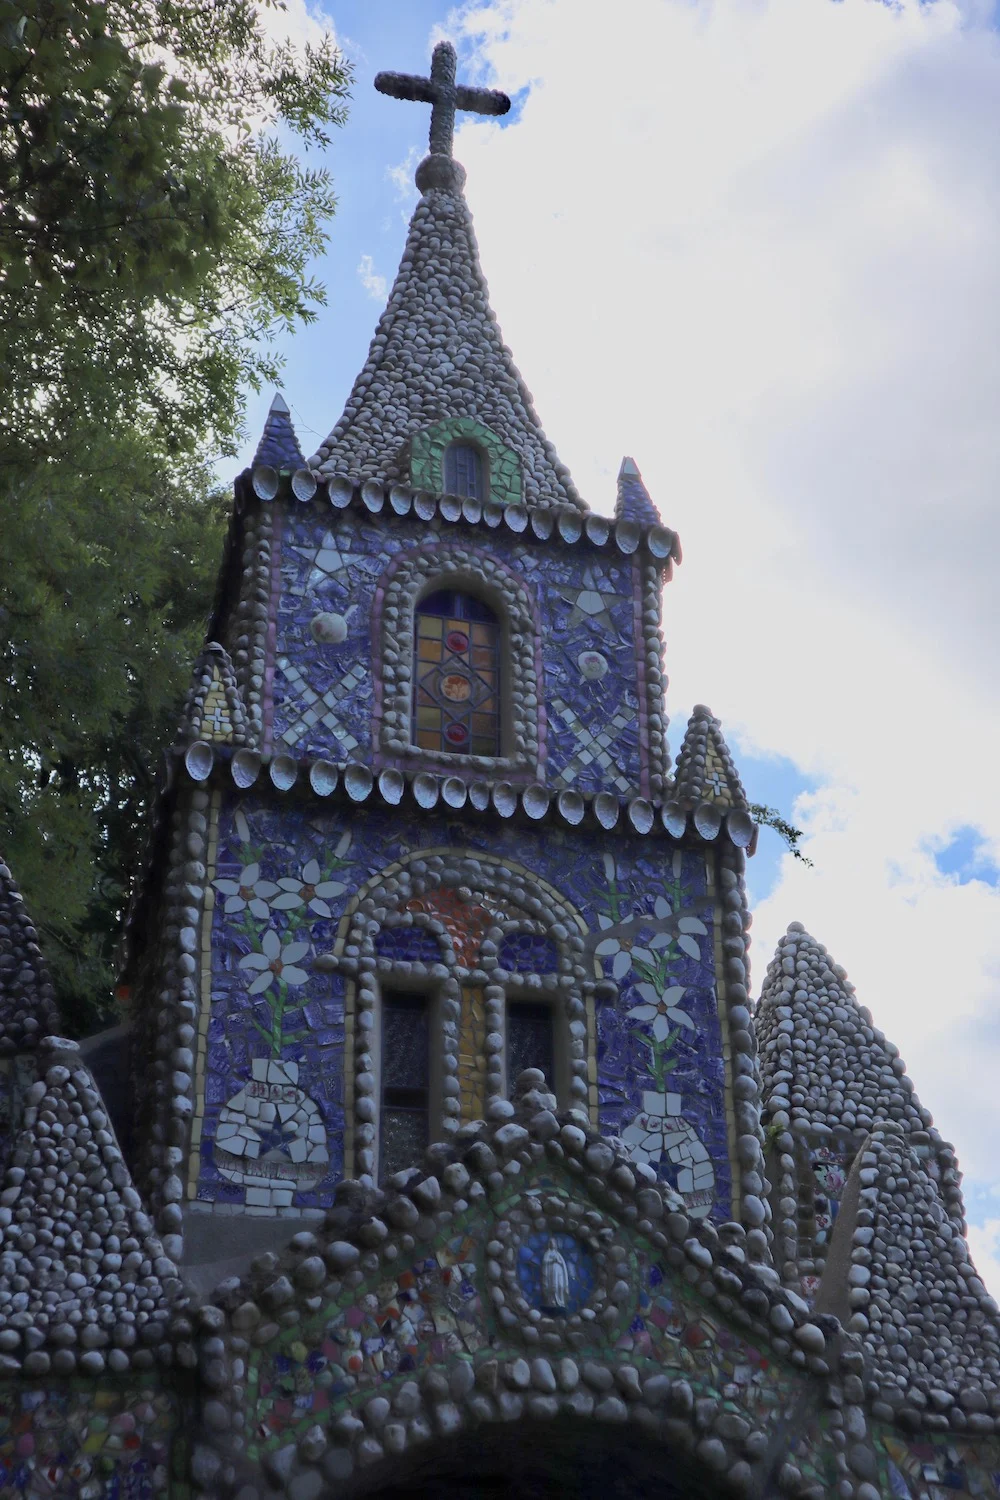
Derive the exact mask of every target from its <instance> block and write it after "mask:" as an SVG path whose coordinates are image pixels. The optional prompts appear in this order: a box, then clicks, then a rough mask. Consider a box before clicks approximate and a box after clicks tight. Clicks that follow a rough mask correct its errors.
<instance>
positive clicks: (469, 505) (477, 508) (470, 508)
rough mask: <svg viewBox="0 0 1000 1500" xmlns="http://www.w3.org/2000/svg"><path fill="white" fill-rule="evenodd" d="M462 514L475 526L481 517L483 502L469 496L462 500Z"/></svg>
mask: <svg viewBox="0 0 1000 1500" xmlns="http://www.w3.org/2000/svg"><path fill="white" fill-rule="evenodd" d="M462 515H463V516H464V517H465V519H466V520H467V521H468V522H469V523H470V525H472V526H475V525H476V524H477V523H478V522H479V521H481V520H482V519H483V504H482V501H481V500H473V499H472V498H471V497H470V498H468V499H466V500H463V501H462Z"/></svg>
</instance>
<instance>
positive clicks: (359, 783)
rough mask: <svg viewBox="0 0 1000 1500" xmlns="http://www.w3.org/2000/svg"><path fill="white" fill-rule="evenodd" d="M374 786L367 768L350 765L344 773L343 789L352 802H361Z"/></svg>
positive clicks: (373, 780) (372, 777)
mask: <svg viewBox="0 0 1000 1500" xmlns="http://www.w3.org/2000/svg"><path fill="white" fill-rule="evenodd" d="M374 785H375V778H374V776H373V775H372V773H371V771H369V769H368V767H367V766H358V765H354V764H351V765H349V766H348V767H347V769H346V771H345V772H344V789H345V791H346V792H347V795H348V796H349V797H350V799H351V801H352V802H363V801H364V800H365V798H366V797H367V796H368V795H369V793H370V792H371V789H372V787H373V786H374Z"/></svg>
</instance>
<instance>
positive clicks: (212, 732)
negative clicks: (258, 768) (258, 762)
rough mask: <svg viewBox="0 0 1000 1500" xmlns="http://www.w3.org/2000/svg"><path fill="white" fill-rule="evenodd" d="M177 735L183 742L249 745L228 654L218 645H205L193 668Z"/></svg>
mask: <svg viewBox="0 0 1000 1500" xmlns="http://www.w3.org/2000/svg"><path fill="white" fill-rule="evenodd" d="M180 734H181V737H182V738H185V739H194V740H214V741H215V742H216V743H218V744H224V745H245V744H247V743H248V741H249V729H248V724H247V712H246V708H245V706H244V703H243V699H242V698H241V697H240V690H239V686H238V684H237V681H236V671H235V669H234V667H233V663H232V659H231V657H230V655H229V652H228V651H227V650H226V649H225V647H223V646H220V645H219V643H218V641H208V642H207V643H206V645H205V646H204V647H203V648H202V651H201V654H200V656H199V657H198V660H197V661H196V662H195V664H194V672H193V674H192V678H191V687H190V689H189V691H188V695H187V700H186V702H185V704H184V712H183V714H182V716H181V724H180Z"/></svg>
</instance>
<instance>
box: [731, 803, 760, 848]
mask: <svg viewBox="0 0 1000 1500" xmlns="http://www.w3.org/2000/svg"><path fill="white" fill-rule="evenodd" d="M756 827H757V825H756V824H755V823H754V820H753V818H751V816H750V814H749V813H748V812H747V810H746V808H745V807H731V808H730V809H729V812H728V813H727V814H726V832H727V833H728V834H729V837H730V838H731V839H732V841H733V843H734V844H735V845H736V847H737V849H749V847H750V844H751V842H752V840H753V836H754V833H755V832H756Z"/></svg>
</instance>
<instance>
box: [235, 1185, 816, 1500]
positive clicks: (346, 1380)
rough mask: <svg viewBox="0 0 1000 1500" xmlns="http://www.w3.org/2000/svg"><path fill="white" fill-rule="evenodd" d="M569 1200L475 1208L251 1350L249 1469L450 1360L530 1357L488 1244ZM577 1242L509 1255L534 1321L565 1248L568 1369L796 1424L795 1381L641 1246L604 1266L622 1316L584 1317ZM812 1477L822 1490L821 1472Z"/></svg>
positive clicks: (534, 1194) (581, 1254) (546, 1193)
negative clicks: (618, 1287) (613, 1373)
mask: <svg viewBox="0 0 1000 1500" xmlns="http://www.w3.org/2000/svg"><path fill="white" fill-rule="evenodd" d="M576 1192H577V1190H576V1189H575V1188H574V1186H573V1185H571V1184H570V1183H569V1181H568V1180H567V1179H565V1178H563V1177H562V1176H561V1174H559V1173H552V1174H551V1175H550V1174H548V1173H545V1174H540V1175H539V1176H538V1177H536V1178H534V1179H533V1180H531V1181H530V1182H529V1183H527V1184H525V1185H523V1186H521V1187H519V1188H518V1189H517V1190H516V1191H514V1192H512V1193H510V1194H508V1195H507V1196H505V1197H503V1198H500V1199H498V1200H494V1201H493V1202H492V1203H491V1204H490V1207H489V1209H486V1208H484V1206H483V1205H478V1206H476V1207H473V1208H471V1209H469V1210H468V1211H467V1212H466V1213H465V1214H463V1215H462V1216H461V1217H460V1218H458V1219H456V1220H455V1221H454V1223H453V1224H452V1225H450V1226H449V1229H448V1232H447V1237H446V1238H444V1237H443V1238H442V1239H441V1240H439V1241H436V1242H435V1243H434V1245H433V1246H432V1247H423V1248H421V1249H419V1251H418V1256H417V1258H415V1259H414V1260H413V1261H412V1262H411V1263H410V1264H409V1265H407V1266H405V1267H404V1268H402V1269H400V1270H399V1271H398V1272H395V1273H394V1274H393V1275H392V1277H391V1278H390V1279H388V1280H379V1279H378V1277H377V1276H373V1277H371V1278H369V1280H368V1281H366V1282H364V1283H362V1284H361V1285H360V1286H358V1287H357V1288H356V1289H354V1290H353V1291H348V1290H345V1292H344V1294H343V1296H342V1297H341V1299H339V1300H338V1301H337V1302H336V1303H334V1304H332V1305H330V1306H328V1307H326V1308H324V1309H323V1311H322V1312H320V1313H318V1314H316V1315H315V1317H314V1318H313V1319H312V1320H311V1321H309V1322H306V1323H303V1324H297V1325H295V1327H293V1328H292V1329H289V1330H288V1332H287V1333H284V1334H282V1335H281V1336H280V1337H279V1338H277V1339H275V1340H274V1341H273V1342H272V1343H271V1344H269V1345H267V1346H265V1347H264V1348H262V1349H259V1350H256V1351H254V1353H253V1354H252V1355H251V1361H250V1368H249V1384H250V1397H249V1401H250V1405H251V1407H252V1408H253V1416H252V1420H251V1421H250V1423H249V1424H248V1428H249V1430H250V1432H252V1434H253V1437H252V1446H251V1447H249V1448H248V1457H250V1458H251V1459H252V1460H253V1461H255V1462H256V1461H257V1460H258V1459H260V1458H261V1457H262V1456H263V1455H264V1454H265V1453H266V1452H268V1451H270V1450H272V1449H274V1448H276V1447H278V1446H280V1445H281V1444H282V1443H283V1442H287V1441H288V1440H289V1437H292V1436H297V1435H299V1434H300V1433H302V1432H304V1431H305V1430H306V1429H307V1428H308V1427H310V1426H311V1425H312V1423H314V1422H315V1421H317V1420H319V1421H320V1422H321V1423H322V1424H323V1425H324V1426H326V1425H328V1424H329V1422H330V1421H331V1420H334V1419H335V1418H336V1417H337V1416H338V1415H340V1414H341V1413H343V1412H346V1411H349V1410H350V1409H351V1408H352V1407H353V1406H354V1405H356V1404H362V1403H364V1402H366V1401H367V1400H368V1399H369V1398H370V1396H371V1394H372V1392H373V1391H375V1390H380V1389H385V1393H386V1394H387V1395H391V1394H392V1392H393V1390H394V1389H395V1388H396V1386H398V1384H400V1383H401V1382H402V1381H403V1380H404V1379H407V1378H412V1377H413V1376H416V1377H417V1378H419V1376H420V1374H421V1373H422V1372H423V1371H425V1370H426V1369H428V1368H429V1367H431V1366H434V1365H449V1364H450V1365H452V1366H453V1365H454V1363H455V1362H456V1361H459V1360H466V1361H470V1362H472V1363H473V1364H474V1365H476V1366H479V1365H480V1364H481V1363H483V1362H485V1361H497V1360H499V1361H503V1360H504V1359H505V1358H506V1359H509V1358H513V1359H516V1358H517V1357H518V1356H519V1355H520V1354H522V1353H523V1352H524V1348H525V1347H527V1348H528V1349H529V1350H531V1349H537V1347H538V1346H537V1343H536V1342H531V1343H529V1344H527V1346H525V1345H523V1344H521V1343H520V1342H519V1338H518V1334H517V1331H516V1329H511V1328H510V1327H507V1328H505V1326H504V1325H503V1323H502V1322H500V1321H499V1320H498V1318H497V1315H496V1309H495V1307H494V1305H493V1299H492V1298H491V1296H490V1291H489V1276H488V1271H487V1264H488V1262H487V1256H488V1255H489V1254H491V1253H495V1252H496V1245H497V1243H498V1242H509V1235H507V1234H506V1233H505V1229H506V1226H508V1225H516V1224H519V1223H524V1224H526V1225H529V1226H530V1225H531V1224H535V1223H541V1224H542V1225H543V1226H544V1221H545V1219H546V1218H547V1217H550V1216H552V1215H553V1211H554V1210H555V1209H558V1206H559V1205H560V1204H561V1203H562V1204H567V1205H569V1206H570V1208H569V1212H570V1213H571V1212H572V1207H574V1206H575V1207H576V1208H577V1209H578V1210H579V1207H580V1205H579V1203H578V1201H577V1202H576V1203H575V1204H574V1199H575V1198H576ZM559 1221H560V1222H563V1220H562V1219H561V1218H560V1220H559ZM585 1238H586V1234H585V1232H584V1234H583V1235H581V1234H580V1233H572V1234H567V1233H562V1234H558V1235H556V1234H550V1233H549V1232H548V1231H547V1230H546V1229H545V1228H544V1227H542V1228H541V1230H540V1231H539V1232H538V1233H536V1234H534V1235H532V1234H530V1233H528V1234H526V1235H524V1236H522V1238H521V1239H520V1241H519V1244H520V1249H519V1251H518V1252H517V1275H518V1280H519V1283H520V1285H521V1287H522V1289H523V1291H524V1294H525V1297H526V1300H527V1303H528V1304H529V1305H530V1307H531V1308H534V1309H536V1310H539V1311H545V1309H546V1293H545V1290H544V1287H545V1267H544V1260H545V1257H546V1254H549V1255H550V1256H551V1254H552V1250H551V1247H552V1246H553V1245H554V1244H556V1243H557V1242H558V1243H559V1244H561V1243H562V1242H565V1250H566V1253H565V1256H564V1257H563V1259H564V1264H565V1265H566V1275H567V1284H566V1300H565V1303H564V1306H563V1308H562V1310H561V1311H562V1314H563V1323H562V1324H561V1325H560V1326H565V1329H566V1331H565V1333H564V1334H563V1335H562V1336H561V1337H562V1341H563V1342H564V1344H565V1347H566V1349H567V1351H568V1352H569V1353H570V1354H571V1355H572V1357H573V1358H574V1359H575V1360H577V1361H578V1362H579V1361H580V1360H585V1359H586V1358H587V1357H588V1356H589V1357H592V1358H594V1359H599V1360H601V1361H604V1362H607V1363H612V1364H613V1363H614V1362H615V1361H616V1359H620V1361H621V1363H623V1364H628V1365H630V1366H632V1367H633V1368H635V1369H636V1370H637V1371H638V1372H639V1375H640V1378H642V1377H643V1376H644V1375H645V1374H647V1373H650V1372H651V1371H654V1370H655V1371H662V1372H664V1373H666V1374H669V1375H671V1376H681V1377H683V1378H684V1379H686V1380H687V1381H688V1382H689V1383H690V1385H691V1387H692V1389H693V1391H694V1393H695V1395H696V1396H697V1397H700V1396H706V1397H710V1398H712V1399H714V1400H716V1401H717V1402H718V1403H719V1408H720V1410H721V1411H723V1412H731V1413H733V1414H734V1415H739V1416H740V1417H742V1418H744V1419H745V1420H746V1421H748V1422H749V1423H750V1424H751V1425H752V1426H754V1427H757V1428H763V1429H766V1430H769V1431H774V1430H775V1429H776V1428H777V1429H780V1428H782V1427H783V1426H784V1425H785V1424H786V1423H792V1422H793V1420H797V1421H798V1422H799V1424H801V1418H802V1411H801V1408H800V1402H801V1396H802V1390H801V1385H800V1381H801V1377H797V1376H796V1375H795V1373H794V1372H793V1370H792V1369H791V1368H790V1367H787V1366H784V1365H782V1364H781V1363H780V1362H777V1361H775V1360H774V1359H773V1358H772V1356H771V1355H770V1353H769V1352H768V1351H766V1350H762V1349H759V1348H757V1347H755V1346H754V1345H753V1344H751V1343H749V1342H748V1341H747V1340H746V1338H745V1337H744V1336H742V1335H741V1334H739V1333H737V1332H736V1331H735V1330H734V1329H732V1328H731V1327H729V1325H728V1324H726V1323H725V1322H724V1321H723V1320H722V1318H721V1317H720V1315H719V1313H718V1312H717V1311H716V1310H714V1309H710V1308H709V1306H708V1304H707V1303H706V1302H705V1301H704V1300H703V1299H702V1298H701V1296H700V1295H699V1294H698V1293H697V1292H696V1291H695V1290H693V1289H692V1288H691V1287H689V1286H688V1285H686V1284H685V1283H684V1282H683V1281H682V1280H680V1279H679V1278H677V1277H676V1275H675V1273H673V1272H670V1271H669V1270H665V1269H664V1267H663V1265H662V1264H661V1262H660V1260H659V1258H658V1256H657V1254H656V1252H655V1250H654V1249H653V1248H652V1246H650V1245H648V1244H647V1243H646V1241H645V1240H643V1238H642V1237H641V1236H639V1235H632V1234H631V1233H630V1232H628V1231H625V1230H621V1229H619V1230H617V1231H616V1239H617V1240H618V1242H619V1252H618V1253H619V1254H620V1256H621V1258H620V1259H619V1260H618V1261H616V1262H615V1265H616V1267H617V1269H616V1271H615V1276H616V1277H618V1278H619V1279H620V1280H621V1279H624V1280H626V1281H627V1282H628V1283H629V1286H630V1289H631V1290H630V1293H629V1300H628V1301H627V1303H625V1304H622V1305H621V1306H620V1309H619V1311H620V1316H619V1318H618V1320H617V1321H616V1322H613V1323H611V1324H609V1323H608V1322H607V1321H606V1320H605V1319H604V1318H603V1317H601V1316H597V1317H595V1316H594V1311H595V1308H596V1307H598V1306H599V1305H600V1299H599V1287H600V1277H599V1276H596V1275H595V1274H594V1268H593V1267H592V1266H588V1265H587V1264H586V1262H587V1261H588V1259H590V1258H591V1251H590V1250H589V1249H588V1247H587V1245H586V1244H584V1243H583V1240H584V1239H585ZM491 1243H492V1244H493V1252H490V1250H489V1249H488V1247H489V1246H490V1244H491ZM379 1274H381V1273H379ZM577 1308H579V1309H580V1310H581V1311H582V1312H583V1317H582V1318H578V1319H576V1320H575V1328H574V1322H573V1319H572V1317H571V1314H572V1312H573V1311H576V1310H577ZM588 1313H589V1318H588ZM529 1318H530V1314H529ZM543 1326H544V1325H543ZM535 1339H536V1340H537V1332H536V1334H535ZM550 1350H551V1346H550ZM480 1383H483V1380H482V1377H481V1381H480ZM831 1460H832V1454H831ZM814 1477H817V1478H819V1477H821V1476H820V1475H818V1474H817V1475H815V1476H814ZM822 1477H823V1478H824V1479H827V1478H830V1479H831V1482H832V1477H831V1476H828V1475H826V1473H825V1472H824V1474H823V1476H822Z"/></svg>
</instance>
